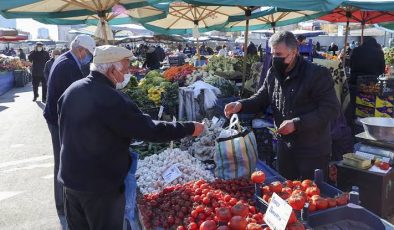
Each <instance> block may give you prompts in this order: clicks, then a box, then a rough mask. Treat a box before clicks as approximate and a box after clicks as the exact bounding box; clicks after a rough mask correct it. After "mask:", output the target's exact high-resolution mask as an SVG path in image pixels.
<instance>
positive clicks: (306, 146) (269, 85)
mask: <svg viewBox="0 0 394 230" xmlns="http://www.w3.org/2000/svg"><path fill="white" fill-rule="evenodd" d="M269 42H270V45H271V49H272V55H273V61H272V66H273V67H272V68H270V69H269V71H268V73H267V77H266V78H265V81H264V83H263V86H262V87H261V88H260V90H259V91H258V92H257V93H256V94H255V95H253V96H252V97H250V98H248V99H244V100H240V101H238V102H232V103H230V104H227V105H226V107H225V114H226V116H229V115H230V114H234V113H238V112H241V113H259V112H264V111H265V110H266V108H267V107H268V106H269V105H271V108H272V111H273V115H274V121H275V126H276V127H278V129H277V134H278V136H279V143H278V170H279V173H280V174H281V175H282V176H284V177H285V178H288V179H306V178H308V179H313V174H314V170H315V169H316V168H320V169H323V170H325V171H327V169H328V163H329V155H330V154H331V135H330V121H331V120H333V119H335V118H336V117H337V115H338V112H339V102H338V99H337V97H336V94H335V90H334V82H333V80H332V78H331V75H330V72H329V70H328V69H326V68H324V67H320V66H317V65H315V64H312V63H309V62H307V61H306V60H304V59H303V57H301V56H300V55H299V54H298V46H297V40H296V38H295V37H294V35H293V34H292V33H290V32H288V31H283V32H279V33H276V34H274V35H273V36H272V37H271V38H270V41H269Z"/></svg>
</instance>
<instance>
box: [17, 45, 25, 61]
mask: <svg viewBox="0 0 394 230" xmlns="http://www.w3.org/2000/svg"><path fill="white" fill-rule="evenodd" d="M18 51H19V55H18V57H19V59H21V60H22V61H26V54H25V52H24V51H23V49H22V48H19V49H18Z"/></svg>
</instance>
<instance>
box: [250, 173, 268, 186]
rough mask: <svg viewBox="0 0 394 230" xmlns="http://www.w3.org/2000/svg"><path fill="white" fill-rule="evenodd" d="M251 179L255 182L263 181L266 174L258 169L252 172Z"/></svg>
mask: <svg viewBox="0 0 394 230" xmlns="http://www.w3.org/2000/svg"><path fill="white" fill-rule="evenodd" d="M251 179H252V181H253V183H259V184H261V183H263V182H264V181H265V174H264V172H263V171H256V172H253V173H252V176H251Z"/></svg>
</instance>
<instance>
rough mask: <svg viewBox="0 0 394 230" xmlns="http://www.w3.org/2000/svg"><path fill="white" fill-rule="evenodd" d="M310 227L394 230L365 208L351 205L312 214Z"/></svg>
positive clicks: (309, 221)
mask: <svg viewBox="0 0 394 230" xmlns="http://www.w3.org/2000/svg"><path fill="white" fill-rule="evenodd" d="M307 223H308V225H309V226H310V227H311V228H313V229H317V230H322V229H333V230H336V229H374V230H384V229H393V228H392V227H391V226H389V225H387V227H388V228H387V227H386V226H385V224H384V223H383V222H382V221H381V220H380V218H379V217H378V216H376V215H375V214H373V213H372V212H370V211H368V210H366V209H365V208H363V207H361V206H358V205H356V204H352V203H349V204H347V205H345V206H340V207H337V208H330V209H326V210H323V211H319V212H316V213H312V214H310V215H309V216H308V218H307Z"/></svg>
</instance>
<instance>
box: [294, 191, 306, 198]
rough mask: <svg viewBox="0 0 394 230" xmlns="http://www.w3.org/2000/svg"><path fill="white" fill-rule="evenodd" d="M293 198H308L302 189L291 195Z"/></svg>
mask: <svg viewBox="0 0 394 230" xmlns="http://www.w3.org/2000/svg"><path fill="white" fill-rule="evenodd" d="M291 195H292V196H302V197H304V198H306V197H307V195H306V193H305V192H304V191H302V190H300V189H296V190H294V191H293V192H292V193H291Z"/></svg>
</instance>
